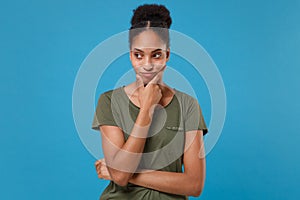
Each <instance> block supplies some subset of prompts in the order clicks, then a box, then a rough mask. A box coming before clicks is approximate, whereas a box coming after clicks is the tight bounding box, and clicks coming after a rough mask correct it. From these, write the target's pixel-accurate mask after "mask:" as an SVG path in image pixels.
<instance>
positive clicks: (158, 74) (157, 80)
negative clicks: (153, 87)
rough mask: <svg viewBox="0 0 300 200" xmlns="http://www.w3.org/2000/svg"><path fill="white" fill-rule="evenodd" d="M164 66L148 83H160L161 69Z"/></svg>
mask: <svg viewBox="0 0 300 200" xmlns="http://www.w3.org/2000/svg"><path fill="white" fill-rule="evenodd" d="M165 68H166V65H165V66H164V67H162V68H161V69H160V70H159V71H158V72H157V74H156V75H155V76H154V77H153V79H152V80H151V81H150V82H149V83H150V84H161V83H162V75H163V71H164V69H165Z"/></svg>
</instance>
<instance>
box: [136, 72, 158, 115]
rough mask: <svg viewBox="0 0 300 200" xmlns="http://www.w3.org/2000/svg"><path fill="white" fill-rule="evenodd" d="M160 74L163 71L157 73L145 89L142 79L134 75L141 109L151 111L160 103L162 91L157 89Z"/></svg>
mask: <svg viewBox="0 0 300 200" xmlns="http://www.w3.org/2000/svg"><path fill="white" fill-rule="evenodd" d="M162 73H163V70H161V71H159V72H158V73H157V74H156V75H155V76H154V77H153V79H152V80H151V81H150V82H149V83H148V84H147V86H146V87H145V86H144V82H143V79H142V77H141V76H140V75H139V74H136V80H137V86H138V98H139V103H140V108H141V109H143V108H145V109H151V108H152V107H153V106H154V105H156V104H158V102H159V101H160V99H161V97H162V91H161V89H160V87H159V84H161V83H162Z"/></svg>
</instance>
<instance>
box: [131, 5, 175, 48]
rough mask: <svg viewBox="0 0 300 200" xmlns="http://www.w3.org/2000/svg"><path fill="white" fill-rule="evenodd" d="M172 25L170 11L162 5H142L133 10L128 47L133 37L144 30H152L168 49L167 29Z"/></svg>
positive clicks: (168, 37)
mask: <svg viewBox="0 0 300 200" xmlns="http://www.w3.org/2000/svg"><path fill="white" fill-rule="evenodd" d="M171 24H172V19H171V16H170V11H169V10H168V9H167V8H166V7H165V6H164V5H158V4H144V5H141V6H139V7H137V8H136V9H134V10H133V16H132V18H131V27H130V29H129V46H130V47H131V45H132V41H133V39H134V37H135V36H137V35H138V34H140V33H141V32H143V31H145V30H149V29H151V30H153V31H154V32H156V33H157V34H158V36H159V37H160V38H161V39H162V40H163V41H164V42H165V43H166V46H167V48H169V47H170V36H169V28H170V26H171Z"/></svg>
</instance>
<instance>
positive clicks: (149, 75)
mask: <svg viewBox="0 0 300 200" xmlns="http://www.w3.org/2000/svg"><path fill="white" fill-rule="evenodd" d="M141 74H142V75H143V76H144V77H147V78H149V77H152V76H153V75H154V74H155V73H143V72H141Z"/></svg>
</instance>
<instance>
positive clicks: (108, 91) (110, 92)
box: [100, 87, 122, 99]
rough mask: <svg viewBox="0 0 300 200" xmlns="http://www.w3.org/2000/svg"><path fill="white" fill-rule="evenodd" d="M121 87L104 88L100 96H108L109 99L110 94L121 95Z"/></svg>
mask: <svg viewBox="0 0 300 200" xmlns="http://www.w3.org/2000/svg"><path fill="white" fill-rule="evenodd" d="M121 89H122V88H121V87H118V88H115V89H111V90H106V91H104V92H103V93H101V94H100V98H109V99H111V97H112V95H121V92H122V91H121Z"/></svg>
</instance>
